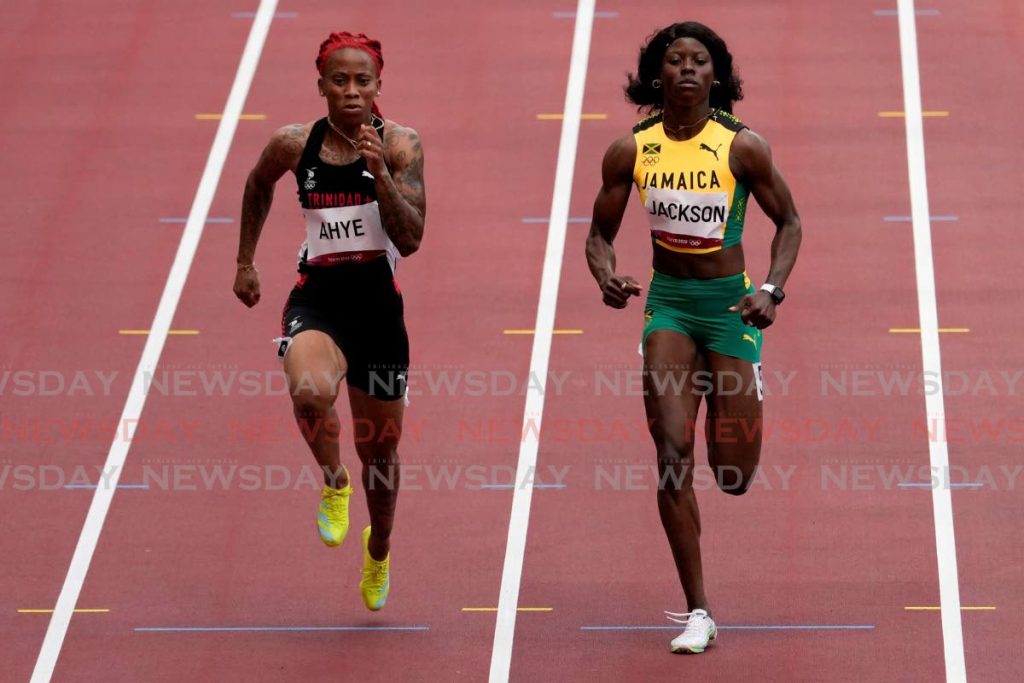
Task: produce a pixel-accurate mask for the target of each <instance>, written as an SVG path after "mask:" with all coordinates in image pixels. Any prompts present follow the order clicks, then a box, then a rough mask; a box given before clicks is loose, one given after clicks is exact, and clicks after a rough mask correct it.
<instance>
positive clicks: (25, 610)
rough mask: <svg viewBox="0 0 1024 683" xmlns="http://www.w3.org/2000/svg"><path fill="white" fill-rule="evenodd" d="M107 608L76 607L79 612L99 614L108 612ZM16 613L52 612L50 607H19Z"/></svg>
mask: <svg viewBox="0 0 1024 683" xmlns="http://www.w3.org/2000/svg"><path fill="white" fill-rule="evenodd" d="M109 611H110V610H109V609H76V610H75V612H77V613H79V614H100V613H106V612H109ZM18 614H53V610H52V609H20V610H18Z"/></svg>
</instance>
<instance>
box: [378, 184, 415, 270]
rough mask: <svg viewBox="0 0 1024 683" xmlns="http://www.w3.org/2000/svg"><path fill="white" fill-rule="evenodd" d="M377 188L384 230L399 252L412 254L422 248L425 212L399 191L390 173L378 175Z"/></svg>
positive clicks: (405, 254) (406, 254)
mask: <svg viewBox="0 0 1024 683" xmlns="http://www.w3.org/2000/svg"><path fill="white" fill-rule="evenodd" d="M376 189H377V203H378V206H379V207H380V219H381V223H382V224H383V226H384V232H386V233H387V235H388V237H389V238H390V239H391V242H392V243H393V244H394V245H395V247H397V248H398V253H399V254H401V255H402V256H408V255H410V254H412V253H413V252H415V251H416V250H417V249H419V248H420V241H421V240H422V239H423V213H422V212H421V211H420V210H419V209H418V208H416V207H415V206H413V205H412V203H410V202H409V200H408V199H406V198H405V197H404V196H403V195H402V193H401V192H399V191H398V187H396V186H395V181H394V179H393V178H392V177H391V174H390V173H380V174H378V175H377V177H376Z"/></svg>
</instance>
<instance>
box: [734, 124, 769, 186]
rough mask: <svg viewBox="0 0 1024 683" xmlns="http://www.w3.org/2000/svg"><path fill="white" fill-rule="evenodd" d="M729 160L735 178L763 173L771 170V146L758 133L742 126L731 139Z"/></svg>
mask: <svg viewBox="0 0 1024 683" xmlns="http://www.w3.org/2000/svg"><path fill="white" fill-rule="evenodd" d="M729 162H730V166H732V167H733V174H734V175H735V176H736V177H737V178H745V177H750V176H752V175H753V176H760V175H764V174H765V173H770V171H771V167H772V148H771V146H770V145H769V144H768V141H767V140H765V139H764V138H763V137H762V136H761V135H760V134H758V133H755V132H754V131H752V130H750V129H749V128H744V129H743V130H741V131H740V132H738V133H736V138H735V139H734V140H733V141H732V147H731V148H730V150H729Z"/></svg>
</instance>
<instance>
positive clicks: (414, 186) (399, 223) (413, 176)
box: [377, 126, 426, 256]
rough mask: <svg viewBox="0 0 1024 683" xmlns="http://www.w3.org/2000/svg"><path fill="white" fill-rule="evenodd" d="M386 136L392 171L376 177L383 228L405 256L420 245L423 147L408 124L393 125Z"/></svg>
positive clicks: (422, 208)
mask: <svg viewBox="0 0 1024 683" xmlns="http://www.w3.org/2000/svg"><path fill="white" fill-rule="evenodd" d="M386 138H387V139H386V140H385V143H384V144H385V147H386V148H387V149H388V150H389V151H390V154H389V157H390V160H391V164H392V165H393V166H394V174H393V175H387V176H383V177H381V178H378V182H377V200H378V202H379V206H380V214H381V222H382V223H383V224H384V231H385V232H387V234H388V237H390V238H391V241H392V242H393V243H394V244H395V246H396V247H397V248H398V251H399V253H401V254H402V255H403V256H407V255H409V254H411V253H412V252H414V251H416V249H418V248H419V243H420V240H421V239H422V237H423V218H424V214H425V212H426V191H425V188H424V185H423V149H422V146H421V145H420V142H419V136H418V135H417V134H416V132H415V131H413V130H411V129H408V128H401V127H399V126H394V127H393V128H392V130H390V131H389V132H388V135H387V136H386Z"/></svg>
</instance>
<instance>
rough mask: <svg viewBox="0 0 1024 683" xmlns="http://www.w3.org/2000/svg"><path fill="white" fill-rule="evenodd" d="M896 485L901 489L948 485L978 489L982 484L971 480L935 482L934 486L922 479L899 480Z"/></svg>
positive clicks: (953, 487)
mask: <svg viewBox="0 0 1024 683" xmlns="http://www.w3.org/2000/svg"><path fill="white" fill-rule="evenodd" d="M896 486H898V487H900V488H901V489H931V488H939V487H942V486H949V488H951V489H978V488H981V487H983V486H984V484H981V483H974V482H971V483H961V484H942V483H939V484H936V485H935V486H932V484H931V482H927V481H924V482H911V481H901V482H900V483H898V484H896Z"/></svg>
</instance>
